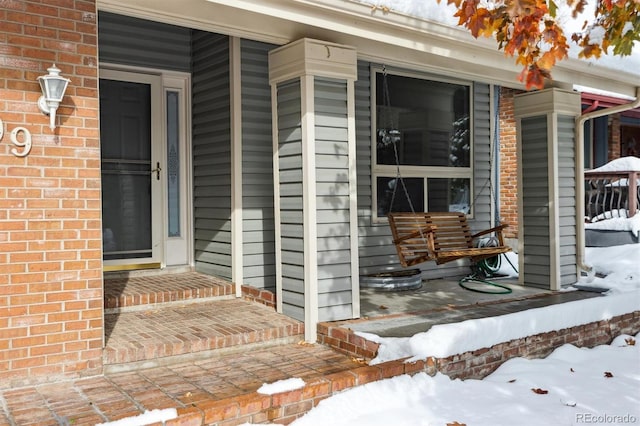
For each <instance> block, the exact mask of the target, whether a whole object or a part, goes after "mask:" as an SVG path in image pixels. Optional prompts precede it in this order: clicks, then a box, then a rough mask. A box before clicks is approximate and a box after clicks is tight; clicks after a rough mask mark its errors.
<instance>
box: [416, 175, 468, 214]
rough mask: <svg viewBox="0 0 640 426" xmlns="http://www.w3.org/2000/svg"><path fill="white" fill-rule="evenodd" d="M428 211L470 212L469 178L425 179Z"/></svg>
mask: <svg viewBox="0 0 640 426" xmlns="http://www.w3.org/2000/svg"><path fill="white" fill-rule="evenodd" d="M427 182H428V183H427V197H428V200H429V211H430V212H462V213H467V214H468V213H470V211H471V197H470V193H471V192H470V190H469V188H470V185H471V181H470V179H442V178H430V179H427Z"/></svg>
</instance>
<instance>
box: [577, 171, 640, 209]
mask: <svg viewBox="0 0 640 426" xmlns="http://www.w3.org/2000/svg"><path fill="white" fill-rule="evenodd" d="M584 182H585V198H586V200H585V220H587V221H589V222H591V221H594V219H595V220H602V219H611V218H614V217H632V216H633V215H635V214H636V213H638V212H639V211H640V187H638V183H639V182H640V172H637V171H620V172H591V171H585V172H584ZM623 211H624V212H623Z"/></svg>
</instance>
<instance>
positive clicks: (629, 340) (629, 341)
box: [624, 337, 636, 346]
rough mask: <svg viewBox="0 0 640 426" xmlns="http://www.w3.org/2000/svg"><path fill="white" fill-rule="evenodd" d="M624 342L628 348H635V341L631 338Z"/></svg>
mask: <svg viewBox="0 0 640 426" xmlns="http://www.w3.org/2000/svg"><path fill="white" fill-rule="evenodd" d="M624 341H625V342H626V343H627V345H629V346H635V345H636V339H634V338H633V337H629V338H628V339H624Z"/></svg>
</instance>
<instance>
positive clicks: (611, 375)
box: [604, 371, 613, 378]
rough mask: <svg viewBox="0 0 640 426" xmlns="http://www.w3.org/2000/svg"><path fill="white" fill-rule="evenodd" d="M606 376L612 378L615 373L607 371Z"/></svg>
mask: <svg viewBox="0 0 640 426" xmlns="http://www.w3.org/2000/svg"><path fill="white" fill-rule="evenodd" d="M604 377H606V378H611V377H613V374H612V373H611V372H609V371H605V372H604Z"/></svg>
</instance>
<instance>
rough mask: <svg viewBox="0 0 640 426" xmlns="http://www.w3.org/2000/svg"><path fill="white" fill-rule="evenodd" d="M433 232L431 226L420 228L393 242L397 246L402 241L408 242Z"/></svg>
mask: <svg viewBox="0 0 640 426" xmlns="http://www.w3.org/2000/svg"><path fill="white" fill-rule="evenodd" d="M431 232H433V228H432V227H431V226H421V227H420V228H419V229H417V230H416V231H413V232H410V233H408V234H406V235H403V236H401V237H398V238H397V239H395V240H393V243H394V244H398V243H401V242H403V241H406V240H410V239H412V238H418V237H421V236H425V237H426V236H427V235H428V234H429V233H431Z"/></svg>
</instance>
